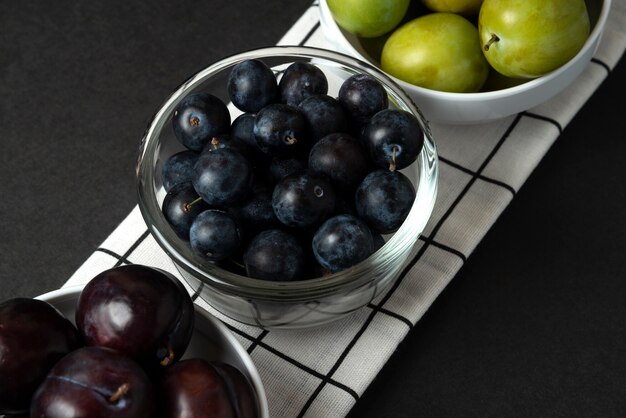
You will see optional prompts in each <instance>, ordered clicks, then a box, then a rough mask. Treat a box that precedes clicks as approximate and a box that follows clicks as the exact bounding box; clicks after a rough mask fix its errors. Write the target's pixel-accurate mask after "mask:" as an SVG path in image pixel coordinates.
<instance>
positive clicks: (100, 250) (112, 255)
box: [95, 247, 122, 260]
mask: <svg viewBox="0 0 626 418" xmlns="http://www.w3.org/2000/svg"><path fill="white" fill-rule="evenodd" d="M95 251H98V252H101V253H105V254H107V255H110V256H111V257H113V258H116V259H118V260H120V259H121V258H122V256H121V255H119V254H118V253H116V252H114V251H111V250H109V249H108V248H104V247H98V248H96V249H95Z"/></svg>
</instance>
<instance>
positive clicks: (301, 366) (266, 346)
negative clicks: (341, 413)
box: [225, 324, 359, 400]
mask: <svg viewBox="0 0 626 418" xmlns="http://www.w3.org/2000/svg"><path fill="white" fill-rule="evenodd" d="M225 325H226V326H227V327H228V328H229V329H230V330H231V331H233V332H234V333H236V334H239V335H240V336H242V337H244V338H246V339H249V340H256V341H257V346H259V347H262V348H264V349H265V350H267V351H269V352H270V353H272V354H274V355H275V356H277V357H280V358H281V359H282V360H284V361H286V362H287V363H289V364H291V365H293V366H296V367H297V368H299V369H300V370H302V371H304V372H306V373H308V374H310V375H312V376H314V377H316V378H318V379H320V380H325V379H327V376H326V375H325V374H323V373H320V372H318V371H317V370H315V369H312V368H310V367H309V366H306V365H304V364H302V363H300V362H299V361H298V360H296V359H294V358H293V357H290V356H288V355H287V354H285V353H283V352H282V351H278V350H277V349H276V348H274V347H272V346H271V345H269V344H266V343H265V342H263V341H261V339H260V338H255V337H253V336H251V335H249V334H247V333H245V332H243V331H242V330H240V329H239V328H236V327H234V326H232V325H230V324H225ZM265 335H267V334H265ZM265 335H264V336H265ZM327 383H328V384H331V385H333V386H335V387H336V388H338V389H341V390H343V391H344V392H346V393H348V394H349V395H350V396H352V397H353V398H354V399H355V400H358V399H359V394H358V393H356V391H355V390H354V389H352V388H351V387H349V386H346V385H344V384H343V383H341V382H338V381H336V380H334V379H329V380H328V382H327Z"/></svg>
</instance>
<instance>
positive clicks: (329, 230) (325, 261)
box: [312, 215, 374, 273]
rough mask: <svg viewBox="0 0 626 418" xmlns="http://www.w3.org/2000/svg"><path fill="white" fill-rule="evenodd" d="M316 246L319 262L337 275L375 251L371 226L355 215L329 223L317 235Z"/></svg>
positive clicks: (323, 225)
mask: <svg viewBox="0 0 626 418" xmlns="http://www.w3.org/2000/svg"><path fill="white" fill-rule="evenodd" d="M312 245H313V254H315V258H316V259H317V262H318V263H320V265H321V266H322V267H324V268H325V269H327V270H329V271H331V272H333V273H336V272H339V271H342V270H345V269H347V268H349V267H352V266H354V265H355V264H357V263H359V262H360V261H363V260H365V259H366V258H367V257H369V256H370V255H371V254H372V252H373V251H374V239H373V237H372V232H371V231H370V229H369V227H368V226H367V224H366V223H365V222H363V221H362V220H360V219H359V218H357V217H356V216H352V215H337V216H333V217H332V218H329V219H328V220H326V222H324V223H323V224H322V225H321V226H320V227H319V229H318V230H317V232H315V235H314V236H313V241H312Z"/></svg>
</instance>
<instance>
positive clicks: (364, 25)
mask: <svg viewBox="0 0 626 418" xmlns="http://www.w3.org/2000/svg"><path fill="white" fill-rule="evenodd" d="M327 3H328V8H329V9H330V12H331V14H332V15H333V18H334V19H335V21H336V22H337V24H338V25H339V26H340V27H342V28H343V29H345V30H346V31H348V32H350V33H352V34H354V35H357V36H361V37H363V38H373V37H377V36H380V35H384V34H385V33H387V32H390V31H392V30H393V29H394V28H395V27H396V26H397V25H398V24H399V23H400V21H401V20H402V18H403V17H404V15H405V13H406V11H407V10H408V8H409V3H410V0H328V1H327Z"/></svg>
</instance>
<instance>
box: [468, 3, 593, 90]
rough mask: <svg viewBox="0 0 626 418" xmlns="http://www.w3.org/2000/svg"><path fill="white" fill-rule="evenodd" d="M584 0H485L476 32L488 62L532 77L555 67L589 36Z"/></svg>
mask: <svg viewBox="0 0 626 418" xmlns="http://www.w3.org/2000/svg"><path fill="white" fill-rule="evenodd" d="M589 30H590V27H589V15H588V12H587V7H586V5H585V1H584V0H484V2H483V5H482V7H481V9H480V14H479V16H478V32H479V35H480V42H481V44H482V45H483V53H484V55H485V57H486V58H487V61H489V64H491V66H492V67H493V68H494V69H495V70H496V71H498V72H500V73H501V74H503V75H505V76H507V77H515V78H526V79H529V78H536V77H539V76H541V75H544V74H546V73H549V72H550V71H553V70H555V69H557V68H559V67H560V66H562V65H563V64H565V63H566V62H567V61H569V60H570V59H571V58H572V57H574V56H575V55H576V54H577V53H578V51H580V49H581V48H582V46H583V45H584V43H585V41H586V40H587V37H588V36H589Z"/></svg>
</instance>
